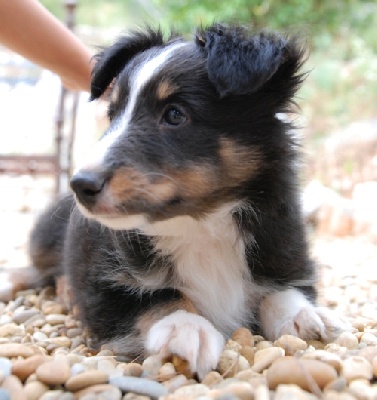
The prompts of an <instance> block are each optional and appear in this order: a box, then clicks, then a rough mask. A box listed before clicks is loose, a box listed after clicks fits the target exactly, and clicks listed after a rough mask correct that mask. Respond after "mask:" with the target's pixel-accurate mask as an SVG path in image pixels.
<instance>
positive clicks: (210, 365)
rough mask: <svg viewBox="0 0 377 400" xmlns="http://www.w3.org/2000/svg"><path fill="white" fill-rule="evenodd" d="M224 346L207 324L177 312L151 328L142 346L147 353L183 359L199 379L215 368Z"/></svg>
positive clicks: (194, 317)
mask: <svg viewBox="0 0 377 400" xmlns="http://www.w3.org/2000/svg"><path fill="white" fill-rule="evenodd" d="M224 344H225V340H224V337H223V336H222V335H221V334H220V332H218V331H217V330H216V329H215V327H214V326H213V325H212V324H211V323H210V322H209V321H207V320H206V319H205V318H203V317H201V316H200V315H196V314H192V313H188V312H187V311H183V310H180V311H175V312H174V313H172V314H170V315H168V316H166V317H164V318H163V319H161V320H160V321H158V322H156V323H155V324H154V325H153V326H152V328H151V329H150V331H149V333H148V336H147V340H146V346H145V347H146V350H147V351H148V352H150V353H160V354H162V355H164V356H165V355H166V356H167V355H170V354H176V355H178V356H180V357H182V358H184V359H185V360H187V361H188V362H189V364H190V369H191V371H192V372H196V373H197V374H198V376H199V377H200V378H202V377H203V376H204V375H205V374H206V373H207V372H209V371H210V370H211V369H214V368H216V366H217V363H218V361H219V358H220V354H221V351H222V350H223V347H224Z"/></svg>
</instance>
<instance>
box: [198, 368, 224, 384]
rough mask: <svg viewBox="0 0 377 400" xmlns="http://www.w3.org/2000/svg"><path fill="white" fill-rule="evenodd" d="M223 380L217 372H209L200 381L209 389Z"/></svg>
mask: <svg viewBox="0 0 377 400" xmlns="http://www.w3.org/2000/svg"><path fill="white" fill-rule="evenodd" d="M222 380H223V377H222V376H221V375H220V374H219V373H218V372H217V371H211V372H209V373H208V374H207V375H206V376H205V377H204V378H203V380H202V383H203V385H206V386H208V387H211V386H213V385H217V384H218V383H220V382H221V381H222Z"/></svg>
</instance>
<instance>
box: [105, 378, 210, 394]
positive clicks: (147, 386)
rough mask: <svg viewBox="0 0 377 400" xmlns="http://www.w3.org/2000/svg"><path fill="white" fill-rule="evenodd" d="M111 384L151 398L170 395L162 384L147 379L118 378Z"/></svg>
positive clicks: (123, 390)
mask: <svg viewBox="0 0 377 400" xmlns="http://www.w3.org/2000/svg"><path fill="white" fill-rule="evenodd" d="M109 383H110V384H111V385H114V386H117V387H118V388H119V389H120V390H121V391H122V392H135V393H139V394H142V395H146V396H151V397H159V396H165V395H167V394H168V390H167V389H166V388H165V386H163V385H162V384H161V383H158V382H155V381H152V380H150V379H145V378H135V377H132V376H117V377H114V378H113V377H110V379H109ZM207 389H208V388H207ZM178 390H180V389H178Z"/></svg>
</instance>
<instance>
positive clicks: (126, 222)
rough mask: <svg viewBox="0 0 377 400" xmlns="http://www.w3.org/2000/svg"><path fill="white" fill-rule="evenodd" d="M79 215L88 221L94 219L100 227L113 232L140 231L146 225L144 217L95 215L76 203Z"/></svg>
mask: <svg viewBox="0 0 377 400" xmlns="http://www.w3.org/2000/svg"><path fill="white" fill-rule="evenodd" d="M76 205H77V208H78V209H79V211H80V212H81V214H82V215H83V216H84V217H85V218H88V219H94V220H95V221H97V222H99V223H100V224H101V225H104V226H106V227H107V228H110V229H114V230H118V231H119V230H131V229H142V228H143V227H145V226H146V225H147V220H146V218H145V217H144V215H127V216H125V215H103V214H102V215H96V214H93V213H91V212H90V211H88V209H86V208H85V207H84V206H83V205H82V204H80V203H79V202H78V201H76Z"/></svg>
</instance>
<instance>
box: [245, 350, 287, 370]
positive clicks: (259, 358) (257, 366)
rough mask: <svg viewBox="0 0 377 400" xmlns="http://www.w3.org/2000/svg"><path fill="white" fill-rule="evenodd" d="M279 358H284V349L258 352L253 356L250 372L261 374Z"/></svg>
mask: <svg viewBox="0 0 377 400" xmlns="http://www.w3.org/2000/svg"><path fill="white" fill-rule="evenodd" d="M281 357H284V349H282V348H281V347H268V348H267V349H263V350H259V351H257V352H256V353H255V355H254V365H253V366H252V367H251V370H252V371H254V372H262V371H263V370H265V369H266V368H268V367H269V366H270V365H271V364H272V363H273V362H274V361H275V360H277V359H278V358H281Z"/></svg>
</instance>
